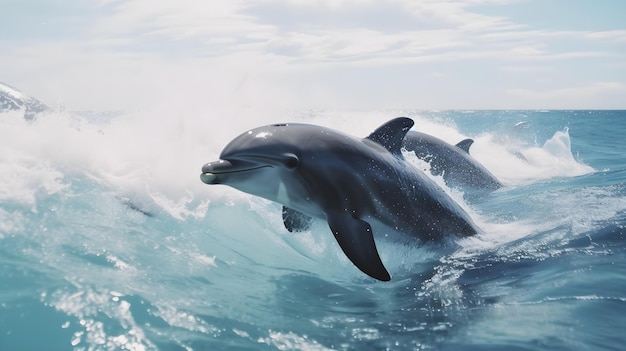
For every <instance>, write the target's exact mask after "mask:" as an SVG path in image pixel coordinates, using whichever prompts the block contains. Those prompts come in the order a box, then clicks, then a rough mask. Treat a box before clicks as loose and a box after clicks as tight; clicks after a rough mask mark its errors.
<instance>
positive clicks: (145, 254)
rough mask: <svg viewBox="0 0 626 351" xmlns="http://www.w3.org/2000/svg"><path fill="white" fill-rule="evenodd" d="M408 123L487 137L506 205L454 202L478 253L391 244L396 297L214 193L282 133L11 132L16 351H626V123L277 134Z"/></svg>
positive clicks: (4, 125)
mask: <svg viewBox="0 0 626 351" xmlns="http://www.w3.org/2000/svg"><path fill="white" fill-rule="evenodd" d="M397 115H408V116H410V117H413V118H414V119H415V120H416V126H415V129H416V130H420V131H424V132H428V133H431V134H434V135H436V136H438V137H441V138H443V139H445V140H448V141H450V142H456V141H459V140H461V139H463V138H465V137H472V138H474V139H475V140H476V142H475V144H474V145H473V146H472V149H471V153H472V154H473V155H474V156H475V157H476V158H477V159H478V160H479V161H481V162H482V163H483V164H484V165H485V166H486V167H487V168H488V169H489V170H490V171H492V173H494V174H495V175H496V176H498V177H499V178H500V179H501V180H502V181H503V182H504V183H505V184H506V187H504V188H503V189H501V190H498V191H496V192H494V193H491V194H487V195H485V196H478V197H476V196H468V195H466V194H464V193H463V192H462V191H459V190H455V189H447V190H449V192H450V194H451V195H452V196H453V198H454V199H455V200H456V201H458V202H459V203H461V204H462V206H463V207H464V208H466V209H467V210H468V212H469V213H470V214H471V216H472V217H473V219H474V220H475V221H476V222H477V223H478V225H479V226H480V227H481V228H482V230H483V231H484V233H483V234H480V235H478V236H476V237H473V238H468V239H462V240H461V239H459V240H456V241H455V243H454V244H452V245H448V246H444V247H442V246H428V245H426V246H423V245H419V243H416V244H415V245H402V244H398V243H394V242H386V241H385V239H384V238H377V243H378V246H379V250H380V252H381V256H382V258H383V261H384V262H385V264H386V266H387V268H388V269H389V270H390V271H391V273H392V275H393V279H392V281H391V282H387V283H384V282H378V281H374V280H373V279H371V278H369V277H367V276H365V275H363V274H362V273H361V272H359V271H358V270H357V269H356V268H354V267H353V266H352V265H351V264H350V263H349V262H348V261H347V259H345V257H344V256H343V253H342V252H341V250H340V249H339V248H338V246H337V245H336V243H335V242H334V239H333V237H332V235H331V233H330V232H329V230H328V228H327V226H326V224H325V223H319V222H316V223H315V224H314V226H313V228H312V229H311V230H310V231H307V232H304V233H297V234H292V233H289V232H287V231H286V230H285V229H284V227H283V225H282V220H281V217H280V206H279V205H277V204H273V203H270V202H267V201H265V200H262V199H258V198H254V197H252V196H248V195H245V194H242V193H239V192H237V191H235V190H233V189H230V188H227V187H222V186H206V185H204V184H202V183H201V182H200V180H199V173H200V167H201V166H202V164H204V163H206V162H208V161H212V160H214V159H217V156H218V155H219V152H220V150H221V148H222V147H223V146H224V145H225V143H226V142H227V141H228V140H230V139H232V138H233V137H235V136H236V135H238V134H239V133H241V132H243V131H245V130H246V129H249V128H253V127H257V126H259V125H261V124H266V123H265V122H266V120H263V122H259V121H257V120H254V119H248V120H239V121H237V122H236V123H235V122H234V121H231V122H232V124H234V125H232V126H230V125H229V123H230V122H229V120H228V119H224V118H221V119H220V126H219V127H216V126H215V123H213V122H211V121H210V120H209V121H207V120H202V119H199V118H189V117H187V116H181V115H174V116H173V117H170V119H167V120H162V121H163V122H159V123H158V125H155V123H153V116H147V115H142V114H128V115H124V114H121V115H118V116H115V117H114V118H112V119H110V120H104V121H103V120H90V119H89V118H88V117H85V118H81V117H77V116H76V115H71V116H66V115H55V114H49V115H46V116H42V117H40V118H39V119H37V120H35V121H31V122H27V121H24V120H23V119H22V118H21V116H18V115H17V114H10V113H6V114H0V350H3V351H4V350H7V351H9V350H11V351H19V350H25V351H31V350H32V351H35V350H539V349H545V350H623V349H624V345H626V334H625V333H624V325H626V238H625V233H626V229H625V228H626V157H625V156H624V150H626V138H625V137H624V135H625V133H626V111H440V112H431V111H326V112H307V113H294V114H293V115H285V116H280V117H279V118H275V119H273V120H270V119H268V120H267V122H268V123H271V122H284V121H290V120H296V121H299V122H302V121H304V122H309V123H315V124H323V125H325V126H329V127H333V128H337V129H340V130H343V131H345V132H348V133H351V134H355V135H367V134H368V132H369V131H371V130H373V129H374V128H375V127H377V126H378V125H380V124H382V123H383V122H384V121H386V120H387V119H389V118H391V117H395V116H397ZM209 119H210V118H209ZM213 121H214V120H213ZM520 122H522V123H521V124H520ZM516 124H517V127H516V126H515V125H516ZM217 129H220V131H219V132H218V131H217ZM209 134H210V135H211V137H210V138H207V135H209ZM407 157H408V158H410V157H411V155H407ZM412 162H416V165H417V166H424V165H423V164H420V163H419V162H418V161H415V160H413V161H412ZM436 180H437V181H439V182H440V181H441V180H440V179H436ZM440 184H441V182H440Z"/></svg>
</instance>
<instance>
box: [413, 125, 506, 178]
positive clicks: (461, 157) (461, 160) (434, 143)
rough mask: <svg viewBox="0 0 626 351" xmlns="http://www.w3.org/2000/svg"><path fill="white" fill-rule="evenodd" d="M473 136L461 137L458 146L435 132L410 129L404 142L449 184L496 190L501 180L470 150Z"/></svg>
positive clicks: (434, 173)
mask: <svg viewBox="0 0 626 351" xmlns="http://www.w3.org/2000/svg"><path fill="white" fill-rule="evenodd" d="M473 143H474V140H472V139H464V140H461V141H460V142H459V143H457V144H456V145H452V144H448V143H447V142H445V141H443V140H441V139H439V138H436V137H434V136H432V135H429V134H425V133H420V132H416V131H413V130H411V131H409V132H408V133H407V135H406V137H405V138H404V140H403V142H402V147H403V148H404V149H405V150H407V151H414V152H415V155H416V156H417V157H418V158H420V159H422V160H425V161H427V162H429V163H430V172H431V173H432V174H433V175H437V176H439V175H441V176H443V179H444V181H445V182H446V184H447V185H448V186H451V187H458V188H462V189H465V190H497V189H499V188H500V187H502V183H500V181H499V180H498V178H496V177H495V176H494V175H493V174H491V172H489V171H488V170H487V168H485V166H483V165H482V164H480V162H478V161H477V160H476V159H475V158H473V157H472V156H471V155H470V153H469V148H470V146H472V144H473Z"/></svg>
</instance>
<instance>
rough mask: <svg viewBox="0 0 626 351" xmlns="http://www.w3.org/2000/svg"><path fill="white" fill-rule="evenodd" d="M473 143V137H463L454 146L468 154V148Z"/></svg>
mask: <svg viewBox="0 0 626 351" xmlns="http://www.w3.org/2000/svg"><path fill="white" fill-rule="evenodd" d="M473 143H474V139H463V140H461V141H459V142H458V143H457V144H456V147H458V148H459V149H461V150H463V151H465V152H467V153H468V154H469V148H470V146H472V144H473Z"/></svg>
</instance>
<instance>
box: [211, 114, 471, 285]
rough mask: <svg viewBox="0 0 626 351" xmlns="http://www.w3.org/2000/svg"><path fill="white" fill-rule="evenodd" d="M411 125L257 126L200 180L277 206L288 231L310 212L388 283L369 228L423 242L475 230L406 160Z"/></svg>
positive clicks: (399, 121)
mask: <svg viewBox="0 0 626 351" xmlns="http://www.w3.org/2000/svg"><path fill="white" fill-rule="evenodd" d="M412 126H413V120H411V119H409V118H406V117H399V118H395V119H392V120H391V121H389V122H387V123H385V124H383V125H382V126H381V127H379V128H378V129H376V130H375V131H374V132H373V133H372V134H370V135H369V136H368V137H366V138H356V137H353V136H350V135H347V134H344V133H341V132H339V131H336V130H332V129H329V128H324V127H320V126H315V125H308V124H295V123H294V124H292V123H288V124H273V125H268V126H264V127H259V128H256V129H252V130H250V131H247V132H245V133H243V134H241V135H240V136H238V137H236V138H235V139H233V140H232V141H231V142H230V143H229V144H228V145H226V147H225V148H224V150H223V151H222V153H221V155H220V159H219V160H217V161H214V162H211V163H207V164H205V165H204V166H203V167H202V174H201V176H200V178H201V180H202V181H203V182H204V183H206V184H225V185H229V186H231V187H233V188H235V189H238V190H241V191H243V192H246V193H249V194H253V195H257V196H260V197H263V198H266V199H269V200H272V201H275V202H278V203H280V204H282V205H283V206H284V211H283V218H284V220H285V226H286V227H287V229H289V230H290V231H291V230H297V229H299V227H300V226H303V225H306V223H307V221H306V219H307V218H309V217H316V218H321V219H323V220H326V221H327V222H328V225H329V227H330V230H331V231H332V233H333V235H334V236H335V239H336V240H337V242H338V243H339V246H340V247H341V249H342V250H343V252H344V253H345V254H346V256H347V257H348V258H349V259H350V261H352V263H353V264H354V265H355V266H356V267H358V268H359V269H360V270H361V271H363V272H364V273H366V274H368V275H369V276H371V277H373V278H376V279H379V280H382V281H388V280H390V279H391V276H390V275H389V272H388V271H387V269H386V268H385V266H384V265H383V263H382V261H381V258H380V256H379V255H378V250H377V248H376V244H375V241H374V235H373V234H374V231H373V229H372V228H374V229H376V231H377V232H378V233H379V234H378V235H384V234H392V233H401V234H404V235H407V236H408V238H410V237H411V236H413V237H417V238H420V239H422V240H425V241H431V240H438V239H441V238H443V237H444V236H447V235H459V236H468V235H473V234H475V233H477V231H478V230H477V228H476V226H475V225H474V223H473V222H472V219H471V218H470V217H469V215H468V214H467V213H466V212H465V211H464V210H463V209H462V208H461V207H460V206H459V205H458V204H457V203H456V202H454V201H453V200H452V198H450V197H449V196H448V195H447V194H446V193H445V192H444V191H443V190H442V189H441V188H440V187H439V186H438V185H437V184H436V183H435V182H434V181H432V180H431V179H430V178H428V176H426V175H425V174H424V173H423V172H421V171H420V170H418V169H416V168H415V167H413V166H412V165H411V164H410V163H409V162H406V161H405V160H404V158H403V156H402V152H401V148H402V141H403V138H404V137H405V135H406V133H407V132H408V130H409V129H410V128H411V127H412ZM299 217H300V218H299Z"/></svg>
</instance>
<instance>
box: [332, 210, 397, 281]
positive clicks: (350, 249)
mask: <svg viewBox="0 0 626 351" xmlns="http://www.w3.org/2000/svg"><path fill="white" fill-rule="evenodd" d="M326 217H327V219H328V226H329V227H330V230H331V231H332V232H333V234H334V235H335V239H337V243H339V246H340V247H341V250H343V252H344V253H345V254H346V256H347V257H348V258H349V259H350V261H352V263H353V264H354V265H355V266H356V267H357V268H358V269H360V270H361V271H362V272H363V273H365V274H367V275H369V276H370V277H372V278H376V279H378V280H382V281H389V280H391V276H390V275H389V272H387V269H385V266H384V265H383V262H382V261H381V259H380V256H379V255H378V250H377V249H376V244H375V243H374V235H373V233H372V227H371V226H370V225H369V223H367V222H365V221H362V220H360V219H357V218H354V217H352V216H351V215H350V214H349V213H348V212H331V213H327V214H326Z"/></svg>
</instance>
